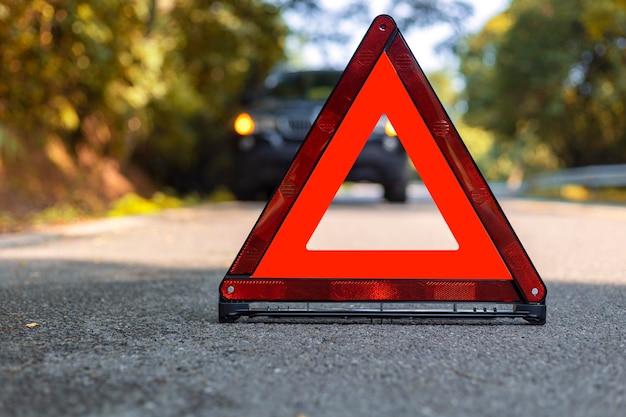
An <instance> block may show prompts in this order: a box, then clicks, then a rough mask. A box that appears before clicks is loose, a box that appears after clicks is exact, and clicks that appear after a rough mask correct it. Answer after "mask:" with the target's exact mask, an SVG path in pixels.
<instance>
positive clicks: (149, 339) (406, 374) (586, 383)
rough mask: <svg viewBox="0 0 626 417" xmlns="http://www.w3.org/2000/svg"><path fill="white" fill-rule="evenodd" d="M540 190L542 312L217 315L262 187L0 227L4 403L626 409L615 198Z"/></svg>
mask: <svg viewBox="0 0 626 417" xmlns="http://www.w3.org/2000/svg"><path fill="white" fill-rule="evenodd" d="M542 204H543V205H542ZM542 204H539V205H535V204H534V203H527V202H512V203H510V205H508V206H507V205H506V203H505V205H504V207H505V210H506V211H507V214H508V215H509V219H510V220H511V222H512V223H513V225H514V227H515V228H516V230H517V232H518V234H519V235H520V238H521V239H522V242H523V243H524V244H525V246H526V249H527V250H528V251H529V254H530V255H531V258H533V260H534V261H535V263H536V265H537V267H538V269H539V271H540V272H541V273H542V275H543V277H544V280H545V281H546V283H547V285H548V290H549V296H548V322H547V324H546V325H545V326H532V325H528V324H526V322H524V321H522V320H519V321H517V320H502V321H496V322H491V321H488V322H480V323H474V322H471V323H464V324H463V323H454V322H443V323H441V322H435V323H436V324H432V322H416V323H412V324H398V323H394V324H391V323H388V322H385V323H383V324H381V323H380V322H379V321H375V322H369V321H367V322H364V323H361V322H358V323H344V322H336V323H303V322H297V321H296V322H288V323H284V322H280V323H273V322H254V323H251V322H246V321H240V322H237V323H234V324H219V323H218V322H217V286H218V284H219V282H220V280H221V279H222V277H223V275H224V273H225V270H226V268H227V267H228V265H229V264H230V262H231V260H232V258H233V257H234V255H235V253H236V251H237V250H238V249H239V246H240V245H241V243H242V242H243V239H244V238H245V235H246V234H247V232H248V231H249V230H250V227H251V225H252V224H253V223H254V221H255V220H256V216H257V215H258V211H259V210H260V206H257V205H237V204H233V203H227V204H224V205H214V206H207V207H200V208H197V209H185V210H180V211H175V212H168V213H165V214H161V215H157V216H151V217H141V218H136V219H132V220H120V221H117V222H116V221H107V222H96V223H93V224H89V225H82V226H78V227H74V228H72V227H70V228H61V229H54V230H47V231H44V232H41V233H36V234H28V235H19V236H7V237H4V238H0V387H2V388H1V389H0V416H144V415H155V416H277V417H282V416H285V417H289V416H292V417H296V416H307V417H318V416H320V417H321V416H529V415H532V416H592V415H593V416H616V417H618V416H619V417H623V416H626V331H625V327H626V268H624V266H625V263H624V262H625V260H624V258H626V257H624V256H623V255H624V249H623V248H624V244H626V209H624V208H606V209H605V208H596V207H589V206H578V205H567V206H564V205H557V206H553V205H550V204H547V203H545V204H544V203H542ZM381 207H382V208H380V207H379V208H378V209H377V210H375V211H376V213H375V214H376V216H380V214H381V212H383V213H384V212H385V211H386V210H398V209H397V208H394V207H391V206H381ZM554 207H557V208H556V209H555V208H554ZM342 209H343V210H348V211H349V210H359V207H351V206H349V205H348V206H346V207H343V208H342ZM620 255H621V256H620ZM31 323H36V324H37V325H36V326H34V327H27V324H31Z"/></svg>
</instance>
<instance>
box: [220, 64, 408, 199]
mask: <svg viewBox="0 0 626 417" xmlns="http://www.w3.org/2000/svg"><path fill="white" fill-rule="evenodd" d="M341 74H342V72H341V71H331V70H324V71H296V72H282V73H278V74H275V75H273V76H271V77H268V79H267V80H266V82H265V85H264V88H263V89H262V90H261V92H260V93H259V94H258V95H257V96H256V97H254V98H252V99H251V100H250V102H249V104H248V105H247V106H246V108H245V109H244V112H242V113H240V114H239V115H238V116H237V118H236V119H235V123H234V130H235V132H236V135H235V136H236V137H235V141H236V143H235V148H236V149H235V160H234V175H233V184H232V187H231V188H232V191H233V194H234V195H235V197H236V198H237V199H238V200H257V199H260V198H262V199H267V198H268V197H269V196H270V195H271V193H272V192H273V191H274V189H275V188H276V187H277V186H278V184H279V183H280V181H281V180H282V178H283V176H284V175H285V173H286V171H287V169H288V168H289V166H290V164H291V162H292V160H293V158H294V155H295V154H296V151H297V150H298V148H299V147H300V145H301V144H302V142H303V140H304V139H305V137H306V135H307V133H308V131H309V129H310V128H311V126H312V124H313V122H314V121H315V119H316V117H317V115H318V114H319V112H320V110H321V109H322V106H323V104H324V102H325V101H326V99H327V98H328V96H329V95H330V93H331V91H332V90H333V88H334V87H335V85H336V84H337V82H338V81H339V78H340V77H341ZM346 181H351V182H371V183H378V184H381V185H382V186H383V189H384V198H385V199H387V200H388V201H390V202H405V201H406V186H407V181H408V172H407V156H406V152H405V151H404V148H403V147H402V145H401V143H400V141H399V140H398V138H397V137H396V134H395V131H394V130H393V127H392V126H391V124H390V123H389V122H388V121H387V119H386V117H385V116H383V117H382V118H381V120H380V121H379V122H378V124H377V125H376V127H375V128H374V131H373V132H372V134H371V136H370V137H369V139H368V141H367V142H366V145H365V146H364V147H363V150H362V151H361V154H360V156H359V157H358V159H357V161H356V162H355V164H354V166H353V167H352V169H351V171H350V173H349V174H348V176H347V177H346Z"/></svg>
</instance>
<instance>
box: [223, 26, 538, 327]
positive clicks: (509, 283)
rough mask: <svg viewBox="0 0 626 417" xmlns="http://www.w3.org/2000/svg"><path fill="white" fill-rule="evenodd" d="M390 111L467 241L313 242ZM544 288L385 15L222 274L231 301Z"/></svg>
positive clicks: (531, 295) (513, 294) (527, 298)
mask: <svg viewBox="0 0 626 417" xmlns="http://www.w3.org/2000/svg"><path fill="white" fill-rule="evenodd" d="M383 114H385V115H386V116H387V117H388V118H389V120H390V122H391V124H392V125H393V126H394V128H395V130H396V132H397V134H398V138H399V139H400V141H401V142H402V144H403V146H404V148H405V150H406V152H407V154H408V156H409V158H411V160H412V162H413V165H414V166H415V168H416V169H417V170H418V172H419V174H420V177H421V178H422V181H423V182H424V185H425V186H426V187H427V188H428V190H429V192H430V194H431V196H432V198H433V200H434V202H435V204H436V205H437V207H438V208H439V210H440V212H441V214H442V216H443V217H444V219H445V220H446V222H447V224H448V227H449V228H450V231H451V232H452V234H453V235H454V238H455V239H456V241H457V243H458V246H459V247H458V249H456V250H358V251H357V250H309V249H307V242H308V241H309V239H310V238H311V236H312V234H313V232H314V231H315V229H316V227H317V225H318V224H319V222H320V221H321V219H322V217H323V216H324V213H325V212H326V209H327V208H328V206H329V205H330V203H331V202H332V200H333V197H334V196H335V194H336V192H337V190H338V189H339V187H340V186H341V184H342V183H343V181H344V179H345V178H346V175H347V174H348V172H349V171H350V169H351V167H352V165H353V164H354V162H355V160H356V159H357V157H358V155H359V154H360V152H361V150H362V149H363V147H364V145H365V142H366V141H367V139H368V137H369V136H370V134H371V132H372V130H373V129H374V126H375V125H376V123H377V122H378V120H379V119H380V117H381V116H382V115H383ZM545 295H546V289H545V286H544V284H543V282H542V281H541V278H540V277H539V275H538V273H537V271H536V270H535V268H534V267H533V265H532V263H531V261H530V259H529V258H528V255H527V254H526V252H525V251H524V249H523V247H522V245H521V243H520V242H519V240H518V238H517V237H516V235H515V233H514V231H513V229H512V228H511V226H510V224H509V222H508V221H507V219H506V217H505V216H504V213H503V212H502V210H501V208H500V206H499V205H498V203H497V201H496V199H495V197H494V196H493V193H492V192H491V190H490V189H489V187H488V185H487V183H486V181H485V179H484V178H483V177H482V175H481V174H480V172H479V170H478V168H477V167H476V164H475V163H474V161H473V159H472V157H471V156H470V154H469V152H468V151H467V148H466V147H465V145H464V144H463V142H462V140H461V138H460V137H459V135H458V133H457V131H456V129H455V128H454V126H453V125H452V122H451V121H450V119H449V117H448V116H447V114H446V112H445V110H444V109H443V106H442V105H441V103H440V102H439V100H438V98H437V97H436V95H435V93H434V91H433V90H432V88H431V87H430V84H429V83H428V81H427V79H426V77H425V76H424V74H423V73H422V71H421V69H420V68H419V66H418V64H417V62H416V61H415V58H414V57H413V55H412V53H411V52H410V50H409V48H408V46H407V45H406V43H405V41H404V39H403V37H402V35H401V34H400V32H399V31H398V30H397V28H396V24H395V22H394V21H393V19H391V18H390V17H389V16H379V17H377V18H376V19H375V20H374V22H373V23H372V26H371V27H370V29H369V30H368V32H367V34H366V35H365V37H364V39H363V41H362V42H361V44H360V46H359V47H358V49H357V51H356V52H355V54H354V56H353V58H352V59H351V61H350V62H349V64H348V66H347V68H346V70H345V72H344V74H343V76H342V77H341V79H340V81H339V83H338V84H337V86H336V87H335V90H334V91H333V93H332V94H331V95H330V97H329V98H328V101H327V102H326V104H325V106H324V108H323V109H322V111H321V113H320V115H319V116H318V118H317V120H316V122H315V123H314V125H313V127H312V128H311V130H310V132H309V133H308V135H307V138H306V139H305V141H304V143H303V144H302V146H301V148H300V150H299V151H298V153H297V155H296V157H295V159H294V161H293V162H292V165H291V167H290V168H289V170H288V172H287V174H286V175H285V177H284V178H283V180H282V182H281V183H280V185H279V187H278V189H277V190H276V192H275V193H274V194H273V195H272V198H271V199H270V201H269V202H268V204H267V206H266V207H265V209H264V211H263V213H262V214H261V216H260V217H259V220H258V221H257V223H256V225H255V226H254V228H253V230H252V232H251V233H250V235H249V236H248V239H247V240H246V242H245V243H244V245H243V247H242V249H241V250H240V252H239V254H238V256H237V258H236V259H235V261H234V263H233V265H232V266H231V267H230V269H229V270H228V273H227V274H226V277H225V278H224V280H223V281H222V285H221V287H220V296H221V300H222V303H221V304H220V308H222V304H223V303H229V302H234V303H241V302H249V301H403V302H406V301H454V302H457V301H485V302H506V303H528V304H538V305H542V304H543V303H544V300H545ZM544 308H545V307H544ZM226 310H228V309H226ZM220 317H221V318H224V317H222V312H220Z"/></svg>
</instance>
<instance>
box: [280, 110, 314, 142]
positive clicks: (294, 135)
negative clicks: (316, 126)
mask: <svg viewBox="0 0 626 417" xmlns="http://www.w3.org/2000/svg"><path fill="white" fill-rule="evenodd" d="M311 125H312V122H311V118H310V117H304V116H299V115H287V116H282V117H279V118H278V120H277V127H278V131H279V132H280V133H281V134H282V135H283V136H284V137H285V139H291V140H303V139H304V137H305V136H306V134H307V133H308V132H309V129H310V128H311Z"/></svg>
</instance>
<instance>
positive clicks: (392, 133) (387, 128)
mask: <svg viewBox="0 0 626 417" xmlns="http://www.w3.org/2000/svg"><path fill="white" fill-rule="evenodd" d="M385 133H386V134H387V136H398V134H397V133H396V129H394V128H393V125H392V124H391V122H390V121H389V119H387V122H386V123H385Z"/></svg>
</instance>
